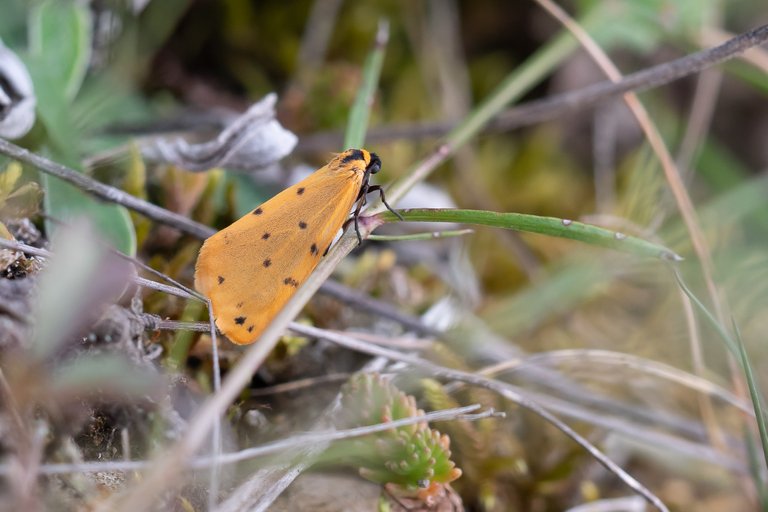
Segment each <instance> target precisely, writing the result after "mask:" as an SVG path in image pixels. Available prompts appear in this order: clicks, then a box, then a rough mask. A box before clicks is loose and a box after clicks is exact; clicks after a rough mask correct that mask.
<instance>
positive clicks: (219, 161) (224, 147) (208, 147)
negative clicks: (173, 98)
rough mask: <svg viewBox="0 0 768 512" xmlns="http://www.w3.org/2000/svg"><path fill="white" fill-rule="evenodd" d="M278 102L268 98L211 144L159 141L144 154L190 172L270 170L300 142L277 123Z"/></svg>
mask: <svg viewBox="0 0 768 512" xmlns="http://www.w3.org/2000/svg"><path fill="white" fill-rule="evenodd" d="M276 101H277V96H276V95H275V94H269V95H267V96H266V97H264V99H262V100H261V101H260V102H258V103H256V104H254V105H252V106H251V107H250V108H249V109H248V110H247V111H246V112H245V113H244V114H242V115H241V116H240V117H238V118H237V119H235V120H234V121H233V122H232V123H231V124H230V125H229V126H228V127H227V128H225V129H224V130H223V131H222V132H221V133H220V134H219V136H218V137H216V139H214V140H212V141H209V142H204V143H200V144H193V143H189V142H187V141H186V140H184V139H181V138H174V139H169V138H160V139H155V140H152V141H150V142H147V143H145V144H144V145H143V147H142V153H143V154H144V156H145V157H147V158H148V159H150V160H154V161H157V162H162V163H169V164H173V165H177V166H179V167H183V168H184V169H187V170H190V171H205V170H208V169H212V168H214V167H226V168H228V169H232V170H244V171H247V170H253V169H259V168H262V167H267V166H269V165H271V164H273V163H275V162H277V161H279V160H280V159H282V158H283V157H285V156H286V155H288V154H289V153H290V152H291V151H292V150H293V148H294V147H295V146H296V142H297V138H296V135H294V134H293V133H291V132H289V131H288V130H286V129H285V128H283V127H282V125H280V123H279V122H277V120H275V102H276Z"/></svg>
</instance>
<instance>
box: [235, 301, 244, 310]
mask: <svg viewBox="0 0 768 512" xmlns="http://www.w3.org/2000/svg"><path fill="white" fill-rule="evenodd" d="M235 307H237V309H240V308H241V307H243V303H242V302H238V303H237V304H236V305H235Z"/></svg>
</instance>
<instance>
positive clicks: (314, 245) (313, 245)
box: [309, 244, 318, 254]
mask: <svg viewBox="0 0 768 512" xmlns="http://www.w3.org/2000/svg"><path fill="white" fill-rule="evenodd" d="M309 252H310V254H317V253H318V250H317V244H312V246H311V247H310V248H309Z"/></svg>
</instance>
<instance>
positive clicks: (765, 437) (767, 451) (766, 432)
mask: <svg viewBox="0 0 768 512" xmlns="http://www.w3.org/2000/svg"><path fill="white" fill-rule="evenodd" d="M733 332H734V333H735V335H736V346H737V347H738V349H739V361H741V367H742V368H743V369H744V377H745V378H746V379H747V387H748V388H749V397H750V398H751V399H752V407H753V408H754V410H755V419H756V420H757V430H758V432H760V444H761V445H762V448H763V459H764V460H765V464H766V466H768V428H766V424H765V412H764V408H763V397H762V395H761V393H760V390H759V388H758V387H757V382H756V381H755V374H754V373H753V371H752V364H751V363H750V361H749V355H747V349H746V348H745V347H744V343H743V342H742V340H741V334H740V332H739V328H738V327H737V326H736V324H735V323H734V325H733ZM755 485H757V486H758V489H762V487H763V486H762V484H761V482H760V481H759V480H758V481H757V482H755ZM760 496H761V497H764V494H763V493H762V492H760ZM763 505H765V504H763Z"/></svg>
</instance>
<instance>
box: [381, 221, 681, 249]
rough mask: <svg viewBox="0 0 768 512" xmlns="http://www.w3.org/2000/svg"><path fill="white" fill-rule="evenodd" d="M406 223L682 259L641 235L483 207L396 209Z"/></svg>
mask: <svg viewBox="0 0 768 512" xmlns="http://www.w3.org/2000/svg"><path fill="white" fill-rule="evenodd" d="M399 213H400V214H401V215H402V216H403V219H404V220H405V221H406V222H458V223H462V224H476V225H479V226H490V227H496V228H503V229H511V230H514V231H525V232H528V233H540V234H542V235H549V236H556V237H558V238H570V239H571V240H578V241H580V242H584V243H587V244H590V245H597V246H600V247H608V248H610V249H615V250H618V251H622V252H627V253H630V254H635V255H638V256H650V257H652V258H662V259H667V260H673V261H674V260H677V261H679V260H681V259H682V258H681V257H680V256H678V255H677V254H675V253H674V252H672V251H671V250H670V249H667V248H666V247H664V246H662V245H658V244H655V243H652V242H648V241H647V240H643V239H641V238H637V237H634V236H629V235H625V234H623V233H618V232H616V231H611V230H608V229H605V228H601V227H597V226H593V225H590V224H584V223H583V222H576V221H572V220H569V219H559V218H557V217H541V216H538V215H528V214H524V213H498V212H489V211H485V210H458V209H442V208H436V209H429V208H419V209H409V210H399ZM380 215H381V219H382V220H384V221H394V220H396V219H397V217H395V215H394V214H392V213H391V212H383V213H381V214H380Z"/></svg>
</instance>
